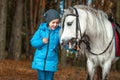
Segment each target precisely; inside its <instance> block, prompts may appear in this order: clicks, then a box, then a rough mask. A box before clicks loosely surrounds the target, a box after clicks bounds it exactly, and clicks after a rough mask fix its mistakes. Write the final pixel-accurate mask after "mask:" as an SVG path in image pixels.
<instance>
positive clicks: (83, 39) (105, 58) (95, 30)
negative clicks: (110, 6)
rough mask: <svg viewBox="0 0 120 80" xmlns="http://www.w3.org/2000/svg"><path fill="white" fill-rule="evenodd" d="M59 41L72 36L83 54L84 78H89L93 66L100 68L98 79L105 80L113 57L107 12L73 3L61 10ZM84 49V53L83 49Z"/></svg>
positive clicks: (110, 26)
mask: <svg viewBox="0 0 120 80" xmlns="http://www.w3.org/2000/svg"><path fill="white" fill-rule="evenodd" d="M61 23H62V25H63V26H62V34H61V40H60V41H61V43H62V44H63V43H64V44H65V45H66V44H67V43H68V42H69V41H70V40H71V39H73V38H74V39H76V44H77V46H79V47H80V52H82V53H85V54H86V57H87V70H88V77H87V80H93V79H94V78H93V77H94V73H95V68H96V67H97V66H100V67H101V68H102V80H108V74H109V72H110V69H111V65H112V63H113V62H114V61H116V60H117V59H118V58H116V57H115V36H114V34H113V28H112V24H111V23H110V21H109V20H108V16H107V14H105V13H104V12H103V11H100V10H95V9H93V8H90V7H87V6H83V5H75V6H74V7H70V8H68V9H65V10H64V14H63V17H62V21H61ZM83 51H84V52H83Z"/></svg>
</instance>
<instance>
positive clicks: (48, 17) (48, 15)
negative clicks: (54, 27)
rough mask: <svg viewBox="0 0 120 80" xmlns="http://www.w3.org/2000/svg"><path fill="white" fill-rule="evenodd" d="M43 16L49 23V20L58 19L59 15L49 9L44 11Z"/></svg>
mask: <svg viewBox="0 0 120 80" xmlns="http://www.w3.org/2000/svg"><path fill="white" fill-rule="evenodd" d="M44 18H45V21H46V22H47V23H49V22H50V21H52V20H54V19H60V15H59V13H58V12H57V11H56V10H54V9H50V10H48V11H47V12H45V14H44Z"/></svg>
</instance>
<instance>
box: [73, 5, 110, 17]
mask: <svg viewBox="0 0 120 80" xmlns="http://www.w3.org/2000/svg"><path fill="white" fill-rule="evenodd" d="M74 7H76V8H78V9H82V10H86V11H88V12H91V13H92V14H94V15H98V14H102V16H103V17H106V18H108V15H107V14H106V13H105V12H103V11H102V10H96V9H94V8H92V7H89V6H86V5H75V6H74Z"/></svg>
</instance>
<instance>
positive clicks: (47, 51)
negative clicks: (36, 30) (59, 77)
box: [43, 31, 51, 71]
mask: <svg viewBox="0 0 120 80" xmlns="http://www.w3.org/2000/svg"><path fill="white" fill-rule="evenodd" d="M50 33H51V31H49V34H48V45H47V51H46V56H45V59H44V67H43V70H44V71H45V66H46V60H47V56H48V51H49V42H50Z"/></svg>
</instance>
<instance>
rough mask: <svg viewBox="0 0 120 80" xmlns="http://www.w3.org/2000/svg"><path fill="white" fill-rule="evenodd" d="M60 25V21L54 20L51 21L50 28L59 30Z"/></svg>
mask: <svg viewBox="0 0 120 80" xmlns="http://www.w3.org/2000/svg"><path fill="white" fill-rule="evenodd" d="M58 24H59V19H54V20H52V21H50V23H49V27H50V28H51V29H52V30H55V29H56V28H57V26H58Z"/></svg>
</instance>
